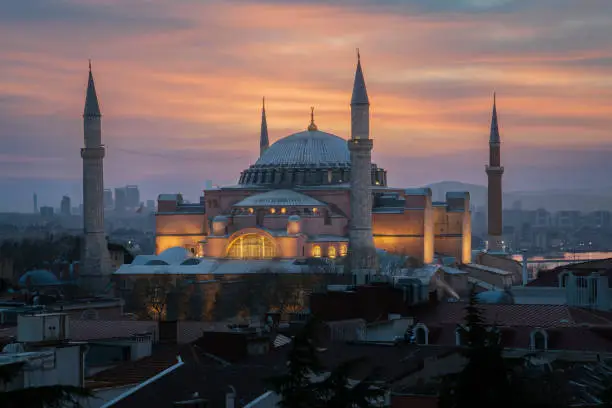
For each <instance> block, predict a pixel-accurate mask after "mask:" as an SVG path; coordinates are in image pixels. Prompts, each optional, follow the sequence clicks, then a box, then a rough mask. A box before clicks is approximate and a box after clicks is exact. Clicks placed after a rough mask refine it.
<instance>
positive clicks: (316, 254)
mask: <svg viewBox="0 0 612 408" xmlns="http://www.w3.org/2000/svg"><path fill="white" fill-rule="evenodd" d="M312 256H313V257H315V258H320V257H321V247H320V246H318V245H315V246H313V247H312Z"/></svg>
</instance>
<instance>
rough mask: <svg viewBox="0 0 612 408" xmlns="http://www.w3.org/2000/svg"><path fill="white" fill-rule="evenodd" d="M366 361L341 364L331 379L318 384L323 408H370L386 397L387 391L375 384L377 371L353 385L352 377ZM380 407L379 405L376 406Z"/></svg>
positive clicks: (362, 359)
mask: <svg viewBox="0 0 612 408" xmlns="http://www.w3.org/2000/svg"><path fill="white" fill-rule="evenodd" d="M365 362H366V359H364V358H357V359H353V360H349V361H346V362H343V363H342V364H340V365H339V366H338V367H337V368H336V369H334V370H333V371H332V372H331V373H330V375H329V377H328V378H327V379H325V380H324V381H323V382H321V383H320V384H318V388H319V389H320V390H321V397H322V398H321V399H322V401H320V403H319V404H320V405H318V406H320V407H321V408H332V407H333V408H370V407H373V406H375V405H373V404H374V403H376V402H377V401H381V400H383V399H384V396H385V389H384V388H382V387H380V385H379V384H376V382H375V374H376V370H374V371H372V372H370V373H369V374H368V375H367V376H366V377H365V378H364V379H363V380H361V381H357V382H356V383H353V384H352V383H351V381H350V376H351V374H353V373H354V372H355V370H356V368H357V367H358V366H359V365H361V364H363V363H365ZM376 406H379V405H376Z"/></svg>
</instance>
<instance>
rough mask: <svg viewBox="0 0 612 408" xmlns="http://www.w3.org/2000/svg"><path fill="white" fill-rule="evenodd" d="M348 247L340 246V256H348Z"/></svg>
mask: <svg viewBox="0 0 612 408" xmlns="http://www.w3.org/2000/svg"><path fill="white" fill-rule="evenodd" d="M347 252H348V247H347V246H346V245H340V256H346V254H347Z"/></svg>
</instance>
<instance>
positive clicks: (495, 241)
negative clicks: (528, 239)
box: [486, 93, 504, 251]
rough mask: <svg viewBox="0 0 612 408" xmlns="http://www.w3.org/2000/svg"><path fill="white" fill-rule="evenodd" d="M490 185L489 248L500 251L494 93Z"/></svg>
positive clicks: (498, 153)
mask: <svg viewBox="0 0 612 408" xmlns="http://www.w3.org/2000/svg"><path fill="white" fill-rule="evenodd" d="M486 172H487V178H488V181H489V186H488V211H487V212H488V223H487V226H488V230H489V237H488V239H489V249H490V250H492V251H499V250H501V249H502V247H503V244H502V232H503V231H502V228H503V220H502V175H503V174H504V168H503V167H502V166H501V140H500V137H499V127H498V125H497V104H496V100H495V93H493V116H492V118H491V134H490V136H489V165H488V166H486Z"/></svg>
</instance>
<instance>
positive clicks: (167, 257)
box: [149, 247, 193, 265]
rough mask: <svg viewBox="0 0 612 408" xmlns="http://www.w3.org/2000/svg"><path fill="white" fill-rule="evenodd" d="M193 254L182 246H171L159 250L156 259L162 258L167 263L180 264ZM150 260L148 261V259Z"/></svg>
mask: <svg viewBox="0 0 612 408" xmlns="http://www.w3.org/2000/svg"><path fill="white" fill-rule="evenodd" d="M192 257H193V254H192V253H191V252H189V251H188V250H187V249H185V248H183V247H172V248H168V249H166V250H165V251H163V252H161V253H160V254H159V255H158V256H157V259H158V260H162V261H164V262H166V263H167V264H169V265H173V264H180V263H181V262H183V261H184V260H186V259H189V258H192ZM149 262H150V261H149Z"/></svg>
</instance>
